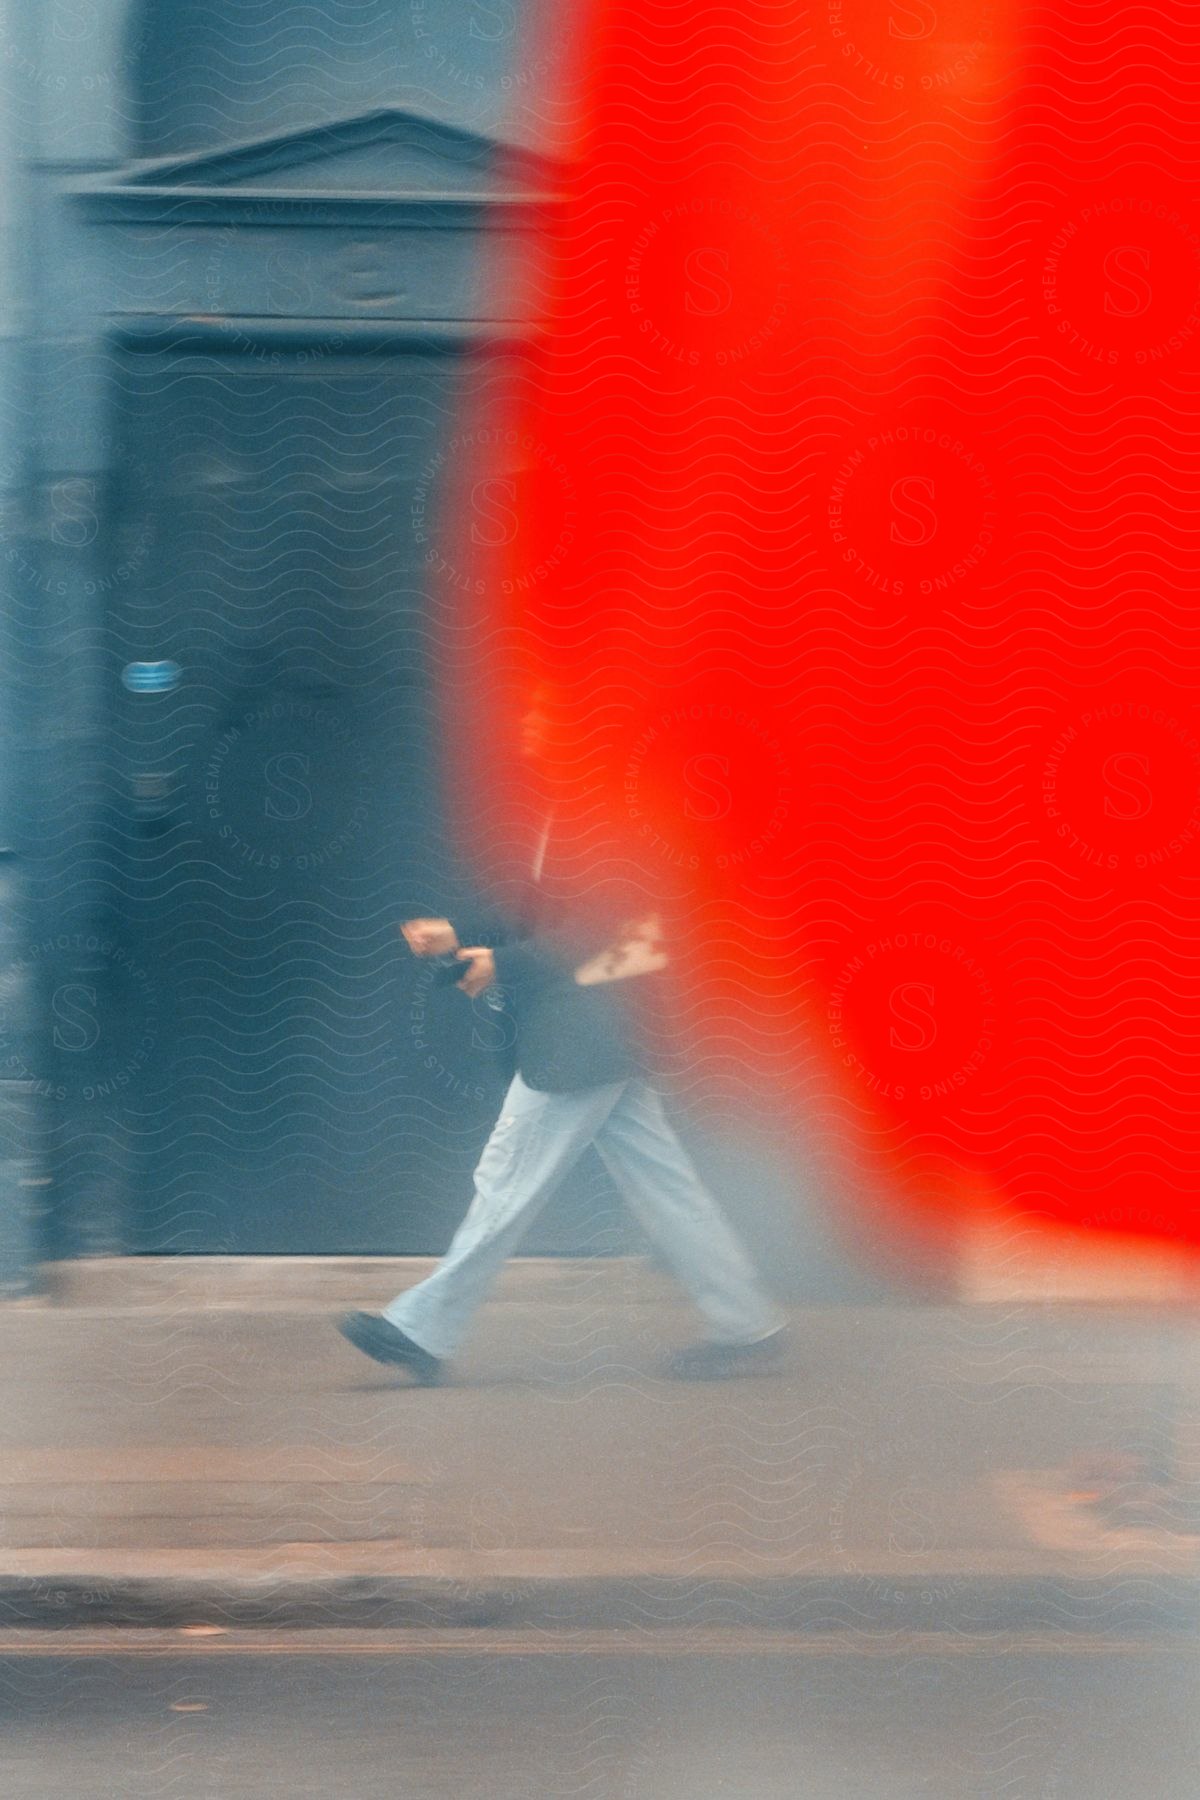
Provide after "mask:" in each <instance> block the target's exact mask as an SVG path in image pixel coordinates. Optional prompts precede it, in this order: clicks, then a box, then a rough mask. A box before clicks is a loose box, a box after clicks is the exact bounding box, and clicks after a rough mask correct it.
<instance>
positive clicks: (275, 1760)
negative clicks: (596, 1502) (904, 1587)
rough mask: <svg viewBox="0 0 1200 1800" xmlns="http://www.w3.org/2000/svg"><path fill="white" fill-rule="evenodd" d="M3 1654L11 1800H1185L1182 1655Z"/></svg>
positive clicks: (393, 1642) (1193, 1734)
mask: <svg viewBox="0 0 1200 1800" xmlns="http://www.w3.org/2000/svg"><path fill="white" fill-rule="evenodd" d="M131 1641H132V1639H131V1638H129V1637H127V1638H126V1639H124V1640H121V1639H114V1638H113V1637H112V1636H111V1635H110V1636H109V1637H108V1638H107V1639H103V1638H100V1639H96V1640H94V1641H91V1642H89V1640H88V1639H86V1638H85V1637H83V1636H76V1635H75V1634H70V1635H67V1634H63V1635H54V1636H51V1635H50V1634H45V1633H43V1634H42V1635H41V1637H40V1638H39V1637H37V1636H36V1635H33V1634H27V1635H23V1636H22V1637H20V1638H16V1637H14V1638H10V1639H9V1640H8V1641H7V1644H4V1645H0V1701H2V1710H3V1714H4V1718H3V1731H2V1733H0V1793H3V1795H4V1796H5V1800H43V1797H46V1800H49V1797H50V1796H54V1800H61V1797H62V1796H63V1795H64V1794H67V1795H71V1796H72V1800H100V1797H101V1796H104V1797H106V1800H107V1797H108V1796H121V1797H122V1800H124V1797H126V1796H128V1797H130V1800H136V1797H140V1796H151V1795H153V1796H154V1797H155V1800H162V1797H163V1796H164V1795H177V1796H179V1797H180V1800H218V1797H219V1800H267V1797H268V1796H270V1797H272V1800H274V1797H275V1796H287V1797H288V1800H299V1797H308V1796H311V1797H312V1800H317V1797H319V1800H337V1797H338V1796H343V1795H344V1796H347V1797H348V1800H375V1797H376V1796H378V1797H379V1800H443V1797H445V1800H472V1797H474V1796H478V1797H479V1800H531V1797H533V1800H540V1797H542V1796H547V1797H551V1800H562V1797H565V1796H573V1797H574V1796H578V1797H580V1800H716V1797H717V1796H721V1797H722V1800H725V1797H727V1796H737V1797H738V1800H784V1797H785V1796H786V1800H909V1797H912V1800H915V1797H917V1796H921V1797H922V1800H992V1797H994V1800H1001V1797H1003V1800H1149V1797H1150V1796H1153V1800H1196V1795H1197V1794H1198V1793H1200V1776H1198V1775H1197V1766H1198V1762H1197V1749H1198V1747H1200V1746H1198V1744H1197V1738H1198V1737H1200V1717H1198V1714H1197V1709H1196V1707H1195V1704H1194V1702H1195V1694H1196V1679H1197V1661H1196V1654H1195V1651H1194V1650H1191V1649H1189V1648H1187V1647H1184V1646H1180V1645H1179V1644H1178V1643H1175V1644H1171V1643H1161V1642H1145V1643H1140V1644H1139V1643H1131V1644H1125V1645H1110V1646H1108V1647H1106V1646H1105V1645H1104V1644H1103V1643H1102V1642H1098V1641H1096V1640H1084V1641H1083V1642H1082V1643H1080V1644H1077V1645H1074V1646H1067V1645H1064V1644H1062V1643H1055V1642H1053V1641H1051V1640H1042V1641H1040V1642H1039V1641H1038V1640H1031V1639H1013V1640H1001V1641H1000V1642H998V1643H997V1644H989V1645H986V1646H982V1647H981V1646H980V1645H979V1644H978V1642H959V1643H957V1644H956V1645H954V1646H948V1645H947V1644H946V1642H945V1639H944V1638H943V1640H942V1641H941V1642H940V1643H938V1642H930V1641H929V1640H913V1641H909V1642H907V1643H905V1644H901V1643H900V1642H899V1641H898V1640H888V1639H887V1638H886V1637H880V1638H877V1639H875V1640H873V1642H872V1643H871V1644H869V1645H861V1644H859V1645H852V1646H850V1647H848V1648H847V1647H846V1646H845V1645H844V1644H842V1643H840V1642H831V1641H825V1642H821V1641H820V1640H818V1641H815V1642H812V1641H809V1642H803V1641H802V1642H798V1643H795V1644H791V1645H784V1646H771V1647H770V1648H769V1649H767V1650H765V1651H764V1647H763V1644H762V1641H761V1639H760V1640H757V1641H755V1640H737V1639H733V1640H729V1641H725V1642H722V1643H720V1644H719V1645H718V1646H717V1647H716V1648H715V1649H713V1648H711V1647H710V1648H707V1649H705V1648H700V1647H698V1646H696V1645H695V1644H693V1646H692V1647H691V1648H690V1650H688V1651H687V1652H686V1653H679V1654H673V1653H669V1652H668V1653H664V1651H663V1650H662V1649H661V1648H659V1647H658V1646H657V1645H649V1644H648V1643H647V1642H646V1640H645V1638H644V1637H643V1638H642V1639H641V1640H637V1639H633V1638H625V1639H624V1640H619V1639H618V1640H613V1641H609V1642H605V1643H603V1644H601V1643H600V1642H598V1641H595V1640H593V1641H591V1642H579V1643H577V1644H576V1646H575V1648H574V1650H572V1651H569V1652H566V1653H564V1652H563V1651H562V1650H561V1649H558V1650H556V1649H554V1648H553V1647H552V1646H551V1644H550V1643H549V1641H547V1640H543V1641H542V1642H541V1643H540V1644H538V1645H536V1646H534V1647H533V1648H532V1649H531V1648H530V1647H529V1646H527V1645H525V1644H522V1643H520V1642H511V1641H508V1640H505V1639H503V1638H498V1637H497V1636H496V1635H495V1634H491V1635H490V1637H489V1638H488V1640H487V1644H486V1646H485V1645H484V1644H482V1643H479V1644H478V1647H476V1646H475V1645H472V1646H470V1647H468V1649H467V1651H466V1653H464V1651H463V1648H462V1647H461V1641H460V1640H455V1641H454V1643H453V1644H451V1643H445V1644H442V1643H440V1642H439V1641H436V1640H433V1639H430V1638H429V1637H428V1634H426V1636H425V1637H424V1638H423V1639H421V1640H420V1641H416V1640H414V1639H413V1638H412V1637H411V1636H410V1637H405V1636H403V1635H402V1634H397V1635H396V1636H390V1635H389V1636H385V1635H383V1634H379V1635H378V1636H377V1637H375V1638H371V1637H370V1635H369V1634H366V1635H364V1634H362V1633H356V1634H345V1635H341V1636H339V1634H336V1633H319V1634H317V1633H310V1634H308V1635H307V1636H305V1635H304V1634H293V1635H291V1636H282V1635H281V1636H279V1637H278V1638H272V1639H271V1642H270V1646H269V1648H268V1647H266V1646H265V1645H264V1637H263V1634H257V1635H255V1634H247V1635H246V1637H245V1638H240V1639H239V1638H238V1637H237V1636H235V1635H230V1636H226V1637H225V1638H223V1639H221V1640H219V1641H213V1640H203V1641H199V1640H192V1646H191V1647H190V1646H189V1640H188V1639H187V1638H186V1637H182V1636H180V1635H179V1634H171V1633H162V1634H158V1633H144V1634H136V1642H137V1645H138V1646H140V1653H139V1654H133V1655H131V1654H129V1653H128V1652H127V1651H126V1650H125V1649H124V1648H123V1645H124V1644H125V1643H129V1642H131Z"/></svg>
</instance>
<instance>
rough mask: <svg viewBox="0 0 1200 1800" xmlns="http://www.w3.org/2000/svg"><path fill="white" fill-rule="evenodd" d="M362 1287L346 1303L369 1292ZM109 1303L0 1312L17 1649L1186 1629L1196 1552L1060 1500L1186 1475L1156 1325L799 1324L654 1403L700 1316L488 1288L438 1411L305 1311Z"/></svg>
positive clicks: (611, 1288)
mask: <svg viewBox="0 0 1200 1800" xmlns="http://www.w3.org/2000/svg"><path fill="white" fill-rule="evenodd" d="M374 1280H375V1282H376V1285H377V1286H378V1285H379V1284H380V1283H381V1282H382V1283H383V1284H384V1285H383V1286H382V1287H380V1290H379V1291H375V1289H374V1288H371V1287H369V1286H368V1288H366V1289H364V1288H362V1287H361V1286H360V1289H359V1291H358V1292H357V1293H356V1295H355V1296H354V1298H356V1299H357V1300H358V1302H359V1303H360V1304H364V1305H372V1306H373V1305H377V1304H378V1303H379V1302H380V1301H381V1300H382V1299H383V1298H384V1297H385V1293H386V1292H387V1291H389V1290H390V1287H391V1286H392V1285H394V1280H393V1278H392V1276H391V1274H390V1273H387V1274H385V1275H382V1276H381V1275H379V1274H377V1275H376V1276H375V1277H374ZM331 1285H332V1286H334V1287H336V1286H337V1284H336V1283H332V1284H331ZM151 1286H153V1284H151ZM76 1297H78V1296H76ZM106 1297H107V1301H108V1304H106V1305H105V1306H104V1307H103V1308H101V1307H95V1306H86V1305H83V1306H81V1305H78V1304H75V1305H66V1306H64V1305H53V1304H50V1305H47V1304H30V1303H27V1302H19V1303H16V1304H14V1305H11V1306H9V1307H8V1308H7V1309H5V1310H3V1311H0V1397H2V1399H3V1411H2V1414H0V1439H2V1463H0V1619H3V1620H4V1621H6V1622H8V1623H11V1624H17V1623H21V1624H28V1623H31V1622H34V1623H42V1624H67V1623H78V1622H81V1621H86V1622H88V1623H94V1624H100V1623H106V1622H129V1623H140V1624H146V1625H150V1624H153V1625H180V1626H194V1627H200V1626H205V1625H222V1624H229V1623H234V1622H239V1623H244V1624H255V1623H257V1624H263V1625H267V1624H270V1625H285V1624H286V1625H325V1626H330V1625H351V1624H353V1625H364V1624H366V1625H378V1626H381V1627H383V1626H388V1627H396V1626H404V1625H412V1624H416V1623H423V1624H428V1625H430V1626H437V1627H446V1626H454V1625H461V1626H478V1625H481V1624H496V1625H502V1626H506V1627H509V1626H520V1627H529V1628H535V1627H537V1628H546V1629H552V1628H561V1629H567V1628H570V1629H582V1628H588V1627H599V1626H616V1625H621V1626H629V1625H639V1626H644V1627H646V1628H653V1627H673V1628H676V1629H678V1628H679V1627H690V1626H695V1627H702V1626H703V1627H713V1626H725V1625H757V1626H762V1627H770V1628H778V1629H787V1630H791V1631H795V1630H809V1629H812V1630H827V1629H833V1628H843V1629H845V1628H856V1629H863V1630H879V1629H885V1628H896V1627H899V1626H903V1627H905V1628H907V1629H917V1628H919V1629H924V1630H929V1629H937V1628H951V1629H955V1630H960V1631H962V1630H966V1631H972V1630H985V1631H986V1630H993V1629H1012V1628H1014V1626H1015V1627H1021V1626H1028V1627H1029V1628H1035V1627H1038V1626H1040V1627H1043V1628H1045V1627H1047V1626H1053V1627H1054V1628H1063V1629H1081V1630H1091V1629H1096V1630H1103V1631H1105V1632H1112V1631H1113V1630H1121V1629H1126V1628H1129V1629H1139V1630H1140V1629H1145V1628H1146V1627H1147V1625H1148V1624H1151V1625H1153V1626H1155V1627H1158V1628H1188V1627H1190V1624H1191V1622H1192V1619H1193V1617H1194V1602H1195V1585H1194V1584H1195V1579H1196V1575H1197V1573H1198V1569H1200V1560H1198V1556H1197V1545H1198V1543H1200V1539H1198V1538H1197V1537H1196V1536H1194V1535H1191V1534H1190V1533H1189V1531H1187V1530H1184V1529H1181V1528H1180V1527H1179V1525H1178V1522H1177V1521H1173V1522H1163V1523H1162V1524H1161V1526H1156V1524H1155V1521H1154V1520H1151V1521H1150V1523H1149V1525H1147V1523H1146V1520H1145V1517H1144V1516H1142V1517H1141V1518H1140V1521H1139V1524H1138V1527H1137V1529H1129V1530H1125V1529H1123V1528H1122V1525H1121V1522H1120V1519H1119V1517H1118V1519H1117V1522H1116V1524H1115V1525H1114V1523H1113V1520H1112V1518H1111V1517H1110V1518H1109V1519H1108V1520H1107V1522H1106V1523H1104V1524H1101V1523H1100V1522H1099V1521H1098V1520H1097V1518H1096V1517H1095V1515H1094V1514H1092V1513H1090V1512H1089V1510H1088V1508H1087V1506H1086V1504H1085V1503H1084V1500H1083V1499H1082V1498H1081V1497H1080V1496H1079V1495H1078V1494H1075V1493H1073V1492H1072V1486H1071V1479H1070V1476H1069V1474H1068V1473H1067V1471H1069V1469H1070V1468H1071V1467H1072V1466H1081V1465H1080V1464H1079V1460H1078V1459H1080V1458H1086V1457H1088V1456H1095V1455H1096V1454H1098V1453H1104V1454H1109V1453H1111V1452H1114V1451H1120V1452H1122V1453H1124V1454H1129V1453H1130V1452H1131V1451H1136V1452H1137V1453H1138V1454H1139V1455H1142V1456H1143V1457H1145V1458H1146V1459H1148V1460H1150V1461H1152V1462H1157V1463H1158V1464H1160V1465H1165V1464H1166V1463H1172V1462H1173V1463H1174V1465H1175V1468H1174V1475H1175V1481H1176V1485H1178V1481H1179V1480H1180V1479H1181V1478H1186V1476H1187V1475H1189V1474H1190V1475H1191V1476H1192V1477H1195V1476H1196V1475H1197V1473H1200V1471H1198V1470H1197V1469H1196V1468H1194V1467H1193V1468H1191V1469H1190V1470H1188V1469H1183V1470H1181V1468H1180V1466H1179V1465H1180V1461H1181V1458H1182V1461H1183V1462H1184V1463H1186V1461H1187V1446H1188V1445H1189V1444H1193V1443H1195V1442H1196V1421H1195V1410H1194V1407H1195V1391H1194V1388H1193V1389H1192V1391H1191V1392H1190V1393H1189V1391H1188V1383H1189V1381H1194V1371H1195V1369H1196V1357H1195V1332H1194V1328H1193V1327H1192V1326H1191V1325H1190V1324H1189V1323H1187V1322H1186V1321H1185V1320H1183V1319H1182V1318H1180V1317H1174V1318H1171V1317H1155V1316H1153V1315H1150V1314H1143V1315H1141V1316H1130V1315H1119V1314H1116V1313H1112V1312H1105V1313H1101V1312H1097V1311H1094V1310H1092V1309H1081V1308H1075V1309H1065V1310H1062V1311H1058V1312H1052V1311H1050V1310H1048V1309H1047V1308H1045V1307H1017V1306H1007V1307H997V1308H987V1307H962V1308H945V1309H941V1308H939V1309H929V1308H885V1307H872V1308H865V1309H842V1308H830V1309H812V1310H808V1311H806V1312H804V1313H803V1314H799V1315H797V1316H796V1318H795V1347H794V1359H793V1363H792V1366H791V1367H790V1368H789V1369H788V1371H787V1372H786V1373H785V1374H784V1375H781V1376H777V1377H771V1378H762V1379H756V1380H752V1381H751V1380H747V1381H740V1382H736V1383H728V1384H719V1385H718V1384H697V1385H684V1384H679V1383H674V1382H669V1381H666V1380H664V1379H663V1378H662V1376H661V1374H660V1362H661V1356H662V1353H663V1351H664V1350H666V1349H667V1348H669V1347H670V1346H672V1345H675V1344H678V1343H680V1342H682V1341H684V1340H685V1339H687V1338H688V1337H689V1336H691V1335H693V1333H694V1330H695V1324H694V1321H693V1319H692V1318H691V1316H690V1315H689V1314H688V1312H687V1311H686V1309H684V1308H683V1307H682V1306H679V1305H678V1304H676V1303H675V1302H674V1301H673V1300H671V1299H670V1298H668V1297H667V1290H665V1289H664V1288H663V1287H662V1285H661V1284H660V1283H659V1282H657V1281H656V1280H655V1279H654V1278H653V1277H651V1278H647V1277H646V1276H645V1275H644V1274H641V1273H638V1272H635V1271H633V1270H631V1269H628V1268H624V1267H622V1266H620V1265H613V1264H607V1265H605V1264H599V1265H598V1264H590V1265H575V1271H574V1273H573V1272H572V1271H571V1270H569V1269H568V1270H565V1271H564V1270H562V1269H559V1270H558V1271H557V1272H556V1273H555V1274H554V1275H553V1276H551V1277H547V1278H542V1277H539V1275H538V1274H537V1272H536V1270H531V1269H529V1268H526V1269H522V1267H521V1266H520V1265H517V1266H516V1267H514V1269H513V1270H512V1271H511V1273H510V1274H509V1275H507V1276H506V1278H505V1286H504V1287H503V1288H502V1290H501V1294H500V1296H499V1297H498V1300H497V1303H496V1304H493V1305H490V1306H489V1307H488V1308H487V1309H486V1310H485V1311H484V1313H483V1314H482V1315H481V1317H480V1320H479V1323H478V1328H477V1330H476V1333H475V1335H474V1337H473V1338H472V1340H471V1343H470V1345H469V1347H468V1349H467V1351H466V1353H465V1354H464V1355H463V1357H462V1359H461V1361H460V1362H459V1363H457V1364H456V1365H455V1368H454V1370H453V1375H452V1379H451V1382H450V1384H449V1385H448V1386H446V1387H443V1388H439V1389H411V1388H409V1387H407V1386H405V1385H404V1384H403V1378H402V1377H394V1376H393V1375H392V1374H391V1373H390V1372H389V1371H387V1370H384V1369H380V1368H377V1367H376V1366H375V1365H373V1364H371V1363H369V1362H367V1361H366V1360H365V1359H362V1358H360V1357H358V1356H357V1355H356V1354H355V1352H354V1351H352V1350H351V1349H350V1348H349V1346H348V1345H346V1344H345V1343H344V1342H343V1341H342V1340H341V1339H340V1338H339V1337H338V1336H337V1335H336V1333H335V1331H334V1329H333V1317H334V1312H333V1311H322V1310H321V1309H319V1308H318V1307H317V1306H315V1305H313V1304H312V1302H311V1298H310V1299H309V1300H308V1301H305V1302H304V1303H303V1306H304V1308H305V1309H301V1302H300V1300H299V1299H297V1302H296V1306H297V1310H292V1311H289V1310H284V1309H283V1308H277V1309H275V1310H261V1309H257V1310H253V1309H251V1310H237V1308H236V1307H233V1306H229V1307H226V1308H225V1309H221V1310H217V1309H213V1308H204V1309H196V1308H194V1307H191V1306H184V1305H176V1306H174V1307H172V1308H170V1309H168V1308H166V1307H165V1306H164V1305H162V1304H157V1305H155V1304H147V1303H146V1294H145V1292H144V1291H143V1293H142V1296H141V1301H142V1303H141V1304H137V1305H131V1306H129V1307H128V1308H125V1309H115V1301H116V1299H117V1295H116V1294H115V1292H109V1293H108V1294H107V1296H106ZM162 1297H163V1296H162V1293H161V1292H160V1293H159V1295H158V1299H159V1301H160V1302H161V1300H162ZM331 1298H332V1299H333V1300H334V1302H335V1308H336V1306H337V1305H340V1304H342V1303H343V1302H344V1300H345V1299H346V1296H345V1295H344V1294H340V1293H335V1294H333V1295H332V1296H331ZM243 1304H244V1305H245V1306H246V1307H247V1308H251V1305H252V1303H251V1301H250V1299H249V1297H248V1296H243Z"/></svg>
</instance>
